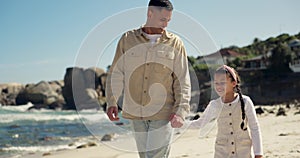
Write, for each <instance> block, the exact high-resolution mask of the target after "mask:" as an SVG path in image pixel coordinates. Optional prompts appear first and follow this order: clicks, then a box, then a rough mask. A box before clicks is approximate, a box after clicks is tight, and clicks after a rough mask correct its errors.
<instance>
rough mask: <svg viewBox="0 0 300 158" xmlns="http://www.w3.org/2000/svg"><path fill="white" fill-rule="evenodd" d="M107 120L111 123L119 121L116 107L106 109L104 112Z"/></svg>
mask: <svg viewBox="0 0 300 158" xmlns="http://www.w3.org/2000/svg"><path fill="white" fill-rule="evenodd" d="M106 114H107V116H108V118H109V119H110V120H111V121H119V119H120V118H119V117H118V107H117V106H111V107H109V108H108V109H107V112H106Z"/></svg>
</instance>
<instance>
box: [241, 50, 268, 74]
mask: <svg viewBox="0 0 300 158" xmlns="http://www.w3.org/2000/svg"><path fill="white" fill-rule="evenodd" d="M271 55H272V51H269V52H268V53H267V54H262V55H258V56H256V57H253V58H251V59H246V60H243V61H242V65H243V66H242V67H243V68H242V69H243V70H264V69H267V66H268V65H269V60H268V58H269V57H270V56H271Z"/></svg>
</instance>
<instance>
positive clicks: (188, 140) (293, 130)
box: [25, 106, 300, 158]
mask: <svg viewBox="0 0 300 158" xmlns="http://www.w3.org/2000/svg"><path fill="white" fill-rule="evenodd" d="M282 107H285V106H282ZM262 108H263V109H264V111H265V113H263V114H261V115H258V119H259V122H260V126H261V130H262V138H263V148H264V157H265V158H299V157H300V128H299V125H300V114H296V115H295V113H296V112H298V113H299V112H300V108H295V107H292V108H290V109H288V108H285V110H286V111H285V113H286V116H276V113H277V111H278V109H279V106H272V107H270V106H268V107H262ZM271 110H273V111H274V113H268V112H267V111H271ZM215 131H216V128H215V129H214V130H213V131H212V132H211V133H210V134H209V135H208V136H207V137H205V138H199V137H198V133H199V130H197V129H188V130H186V131H182V134H181V135H180V136H179V138H178V139H176V140H174V142H173V143H172V147H171V154H170V157H171V158H184V157H190V158H198V157H199V158H212V157H213V152H214V140H215ZM177 135H178V134H177ZM133 141H134V140H133V139H131V138H129V139H128V140H126V141H119V142H118V141H117V140H116V141H112V142H109V143H107V144H104V143H99V144H97V146H95V147H88V148H83V149H73V150H62V151H55V152H49V153H35V154H31V155H27V156H26V157H25V158H38V157H46V158H66V157H70V158H138V154H137V153H136V152H129V151H122V150H118V149H115V148H112V147H111V146H114V143H121V144H120V145H125V146H126V145H127V144H133ZM122 143H123V144H122ZM133 148H135V147H133Z"/></svg>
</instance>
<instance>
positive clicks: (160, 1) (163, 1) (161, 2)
mask: <svg viewBox="0 0 300 158" xmlns="http://www.w3.org/2000/svg"><path fill="white" fill-rule="evenodd" d="M148 6H149V7H150V6H154V7H158V8H164V9H166V10H169V11H172V10H173V5H172V3H171V2H170V1H169V0H150V2H149V4H148Z"/></svg>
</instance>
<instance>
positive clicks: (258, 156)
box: [255, 155, 263, 158]
mask: <svg viewBox="0 0 300 158" xmlns="http://www.w3.org/2000/svg"><path fill="white" fill-rule="evenodd" d="M262 157H263V156H262V155H255V158H262Z"/></svg>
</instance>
